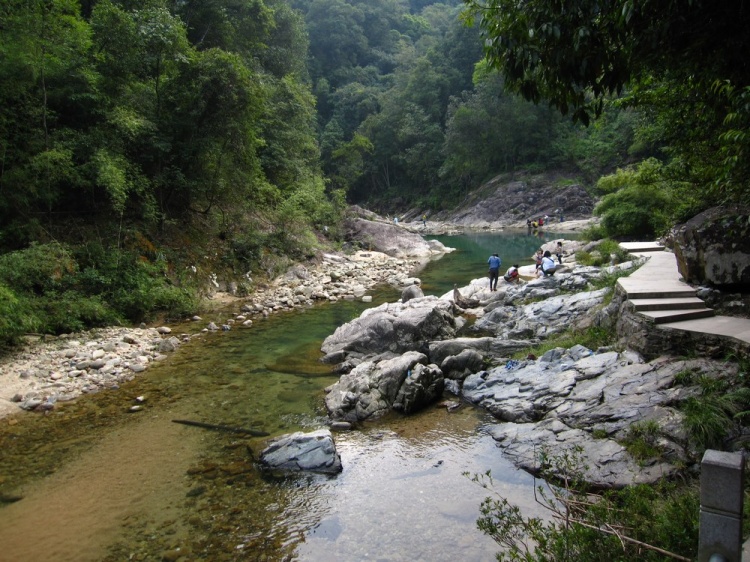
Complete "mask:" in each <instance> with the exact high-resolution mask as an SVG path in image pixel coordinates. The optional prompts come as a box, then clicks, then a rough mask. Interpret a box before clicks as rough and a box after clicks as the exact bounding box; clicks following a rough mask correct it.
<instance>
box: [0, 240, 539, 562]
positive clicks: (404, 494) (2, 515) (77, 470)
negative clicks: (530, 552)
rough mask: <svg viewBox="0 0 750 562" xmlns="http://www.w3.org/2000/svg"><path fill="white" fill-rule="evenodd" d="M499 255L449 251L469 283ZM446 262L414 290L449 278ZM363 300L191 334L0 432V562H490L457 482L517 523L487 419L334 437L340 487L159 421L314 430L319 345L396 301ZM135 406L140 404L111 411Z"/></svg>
mask: <svg viewBox="0 0 750 562" xmlns="http://www.w3.org/2000/svg"><path fill="white" fill-rule="evenodd" d="M480 240H484V238H481V239H480ZM505 241H506V240H505V239H503V240H502V242H503V243H505ZM446 242H447V243H448V245H451V246H454V247H456V246H461V245H462V244H463V243H464V241H463V240H462V239H458V238H456V237H452V238H450V239H448V240H446ZM500 242H501V241H500V240H495V241H494V242H493V241H492V240H489V239H488V240H486V244H485V242H484V241H483V242H482V243H478V242H477V240H469V241H468V242H466V244H467V246H466V247H467V248H468V247H473V248H476V249H475V250H471V252H474V254H471V253H470V252H469V250H463V251H462V252H461V253H456V254H455V255H456V256H458V257H461V259H462V260H464V261H465V262H466V263H467V264H469V263H472V264H474V263H475V262H476V261H477V260H479V266H477V267H478V269H479V271H480V272H481V270H482V265H481V264H482V261H483V260H486V256H485V255H484V254H486V253H487V251H488V250H487V247H488V246H487V245H489V247H492V246H498V248H497V249H496V251H498V252H503V251H504V250H503V249H502V244H501V243H500ZM525 248H526V246H523V251H526V249H525ZM533 249H534V248H532V250H533ZM514 251H515V250H514ZM505 253H506V254H507V255H512V252H511V251H510V250H508V251H507V252H505ZM462 254H466V255H462ZM471 256H475V257H471ZM450 257H451V256H446V257H445V258H443V260H440V261H438V262H435V263H434V264H431V265H430V266H428V269H427V270H425V272H423V273H424V276H423V278H425V276H426V278H427V279H431V278H432V277H431V276H433V277H434V278H436V279H438V278H440V277H441V276H442V277H443V278H449V277H452V276H453V275H454V274H455V272H454V271H452V268H454V267H456V266H455V263H453V262H451V261H446V260H448V258H450ZM446 264H447V265H448V268H447V269H446V268H445V267H444V265H446ZM472 267H473V265H472ZM467 269H469V266H468V265H467ZM449 272H450V273H449ZM472 276H473V275H472ZM472 276H468V278H471V277H472ZM451 286H452V284H451ZM374 296H375V302H374V303H373V304H372V305H367V304H364V303H361V302H353V301H342V302H338V303H329V304H324V305H319V306H315V307H313V308H311V309H308V310H305V311H298V312H291V313H285V314H279V315H275V316H272V317H271V318H268V319H266V320H258V321H257V322H255V324H254V326H253V327H252V328H250V329H248V330H241V329H236V330H232V331H229V332H219V333H214V334H206V335H203V336H201V337H198V338H194V339H193V340H192V341H191V343H188V344H185V345H183V346H182V347H181V348H180V349H179V350H178V351H176V352H175V353H174V355H173V356H172V357H171V358H170V360H169V361H167V362H166V363H165V364H157V365H154V366H152V367H151V368H150V369H149V370H148V371H147V372H146V373H145V374H144V375H143V376H141V377H139V378H138V379H136V380H134V381H131V382H129V383H126V384H124V385H122V387H121V388H120V389H119V390H117V391H109V392H101V393H99V394H95V395H89V396H85V397H82V398H81V399H79V400H77V401H75V402H72V403H68V404H64V405H62V407H61V408H60V409H58V410H55V411H53V412H51V413H50V414H49V415H47V416H40V415H31V414H28V415H22V416H19V417H18V418H17V423H14V424H13V425H11V424H10V423H8V421H7V420H0V451H2V454H1V455H0V496H1V495H2V494H9V495H20V496H23V499H21V500H20V501H17V502H15V503H12V504H5V505H3V504H0V506H2V507H0V544H2V545H3V546H2V549H0V560H33V559H37V557H38V554H39V553H40V552H43V553H44V557H45V558H46V559H53V560H57V561H61V562H64V561H86V560H92V561H94V560H104V561H108V562H109V561H112V562H114V561H120V560H162V559H165V560H178V559H179V560H182V561H185V562H186V561H188V560H211V561H224V560H262V559H265V560H282V559H288V560H325V561H335V560H341V561H349V560H365V559H382V560H394V561H395V560H447V559H460V560H468V561H472V560H477V561H482V560H493V559H494V552H495V551H496V545H494V543H493V542H492V541H491V540H490V539H489V538H487V537H485V536H484V535H482V534H481V533H480V532H479V531H478V530H477V529H476V525H475V520H476V518H477V516H478V515H479V505H480V503H481V500H482V499H483V497H484V496H485V494H486V491H485V490H483V489H481V488H479V487H478V486H477V485H476V484H473V483H471V482H470V481H469V479H468V478H466V476H464V472H469V473H483V472H485V471H486V470H488V469H490V470H492V473H493V475H494V476H495V478H496V483H497V489H498V491H499V492H500V493H502V494H503V495H504V496H505V497H508V498H509V499H511V500H512V501H514V502H516V503H519V504H520V505H522V506H524V507H525V508H526V509H527V510H534V505H533V498H532V494H531V493H530V490H531V487H532V485H533V483H532V482H533V481H532V479H531V477H529V476H528V475H526V474H524V473H522V472H519V471H517V470H515V469H514V468H513V467H512V466H511V465H510V463H508V462H507V461H506V460H505V459H503V457H502V456H501V455H500V454H498V452H497V449H496V447H495V444H494V441H493V440H492V439H491V438H490V437H489V436H488V435H487V434H486V433H485V432H483V431H477V430H478V428H481V427H482V426H483V425H484V424H489V423H492V420H491V418H490V417H489V415H488V414H486V413H484V412H482V411H478V410H475V409H473V408H471V407H469V406H464V407H463V408H460V409H459V410H458V411H457V412H455V413H450V414H449V413H448V412H447V411H446V410H445V409H444V408H439V407H437V406H435V407H432V408H428V409H427V410H425V411H424V412H422V413H420V414H418V415H415V416H410V417H408V418H405V417H401V416H396V415H394V416H391V417H388V418H387V419H382V420H379V421H377V422H374V423H372V424H366V425H365V426H364V427H363V428H362V429H361V430H359V431H353V432H349V433H339V434H336V443H337V447H338V449H339V452H340V453H341V456H342V460H343V464H344V470H343V472H342V473H341V474H339V475H337V476H335V477H327V476H319V475H307V476H300V477H296V478H284V479H280V480H278V479H276V480H275V479H267V478H264V477H263V476H262V475H261V474H259V473H258V471H257V470H256V467H255V465H254V458H255V456H256V455H257V453H258V451H260V450H261V449H262V448H263V446H264V445H265V443H266V441H267V438H260V437H251V436H247V435H238V434H231V433H222V432H215V431H208V430H205V429H201V428H196V427H188V426H183V425H178V424H175V423H172V420H174V419H187V420H194V421H199V422H204V423H209V424H219V425H229V426H235V427H245V428H254V429H259V430H263V431H266V432H268V433H270V434H271V436H275V435H279V434H283V433H288V432H292V431H300V430H311V429H315V428H319V427H321V426H323V425H324V423H325V421H326V417H325V410H324V406H323V397H324V388H325V387H326V386H329V385H330V384H332V383H333V382H335V381H336V380H337V377H335V376H334V375H332V374H331V373H330V371H329V368H328V367H327V366H323V365H321V364H320V363H319V362H318V358H319V357H320V352H319V348H320V343H321V341H322V340H323V339H324V338H325V337H326V336H327V335H329V334H330V333H332V332H333V331H334V330H335V328H336V327H338V326H339V325H341V324H343V323H345V322H347V321H349V320H351V319H352V318H355V317H357V316H358V315H359V314H360V313H361V312H362V311H363V310H364V309H365V308H366V307H368V306H374V305H376V304H378V302H384V301H385V300H390V301H393V300H396V299H397V298H398V295H397V293H396V292H395V291H393V290H392V289H389V288H384V289H382V290H381V291H379V292H378V293H376V294H375V295H374ZM180 330H184V331H193V330H195V326H193V325H185V326H182V327H179V328H177V330H176V331H180ZM141 395H143V396H146V402H145V407H144V409H143V410H142V411H140V412H137V413H128V410H129V407H130V406H132V405H133V403H134V402H133V399H134V398H135V397H136V396H141Z"/></svg>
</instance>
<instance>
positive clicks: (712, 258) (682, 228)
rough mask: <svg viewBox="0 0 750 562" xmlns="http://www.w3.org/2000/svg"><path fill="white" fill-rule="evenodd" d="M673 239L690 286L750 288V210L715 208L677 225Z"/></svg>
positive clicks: (681, 272) (682, 272) (682, 271)
mask: <svg viewBox="0 0 750 562" xmlns="http://www.w3.org/2000/svg"><path fill="white" fill-rule="evenodd" d="M672 239H673V242H674V253H675V255H676V257H677V267H678V269H679V271H680V274H681V275H682V277H683V278H684V279H685V281H687V282H688V283H695V284H710V285H713V286H716V287H730V288H734V289H740V290H742V289H747V288H749V287H750V249H748V245H747V241H748V240H750V209H747V208H744V209H739V210H738V209H732V210H730V209H727V208H725V207H714V208H712V209H709V210H707V211H704V212H702V213H700V214H699V215H696V216H695V217H693V218H692V219H690V220H689V221H688V222H686V223H685V224H682V225H679V226H676V227H675V228H674V230H673V231H672Z"/></svg>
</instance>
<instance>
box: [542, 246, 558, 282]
mask: <svg viewBox="0 0 750 562" xmlns="http://www.w3.org/2000/svg"><path fill="white" fill-rule="evenodd" d="M556 270H557V267H556V266H555V260H553V259H552V253H550V251H549V250H547V251H546V252H544V256H543V257H542V273H544V276H545V277H547V276H549V275H554V274H555V271H556Z"/></svg>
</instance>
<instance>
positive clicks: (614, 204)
mask: <svg viewBox="0 0 750 562" xmlns="http://www.w3.org/2000/svg"><path fill="white" fill-rule="evenodd" d="M597 189H599V191H600V192H606V193H607V195H605V196H604V197H603V199H602V200H601V201H600V202H599V204H598V205H597V206H596V208H595V209H594V214H596V215H600V216H601V217H602V223H601V226H602V229H603V230H604V232H605V234H606V235H607V236H612V237H653V236H656V235H660V234H663V233H664V232H666V231H667V230H668V229H669V228H670V227H671V226H672V224H673V221H674V218H675V216H674V214H675V212H674V209H675V207H676V204H675V203H676V201H678V200H679V195H678V194H679V193H681V192H682V191H683V190H684V189H685V186H684V185H682V184H678V183H676V182H673V181H671V180H670V179H669V178H668V177H667V175H666V173H665V170H664V167H663V165H662V164H661V163H660V162H659V161H658V160H656V159H654V158H649V159H648V160H644V161H643V162H641V163H640V164H639V165H638V167H637V168H636V169H634V170H618V171H617V172H616V173H615V174H614V176H605V177H603V178H601V179H600V180H599V182H598V184H597Z"/></svg>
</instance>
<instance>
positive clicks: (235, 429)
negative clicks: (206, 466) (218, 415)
mask: <svg viewBox="0 0 750 562" xmlns="http://www.w3.org/2000/svg"><path fill="white" fill-rule="evenodd" d="M172 421H173V422H174V423H181V424H183V425H192V426H193V427H202V428H203V429H212V430H214V431H226V432H227V433H247V434H248V435H252V436H253V437H267V436H268V435H270V433H267V432H265V431H260V430H259V429H248V428H245V427H233V426H231V425H220V424H215V423H205V422H199V421H192V420H172Z"/></svg>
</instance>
